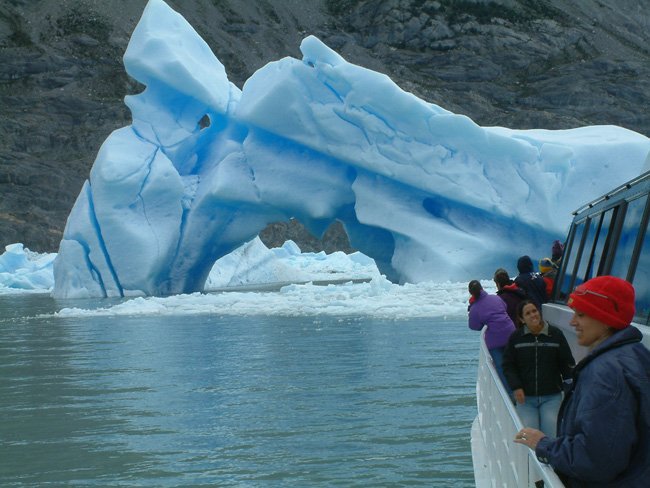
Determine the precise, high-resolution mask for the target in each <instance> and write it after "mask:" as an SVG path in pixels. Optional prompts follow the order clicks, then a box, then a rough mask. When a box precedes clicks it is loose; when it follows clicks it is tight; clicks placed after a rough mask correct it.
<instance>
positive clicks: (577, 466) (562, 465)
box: [535, 326, 650, 488]
mask: <svg viewBox="0 0 650 488" xmlns="http://www.w3.org/2000/svg"><path fill="white" fill-rule="evenodd" d="M641 337H642V336H641V332H639V330H638V329H636V328H635V327H632V326H630V327H627V328H625V329H623V330H621V331H619V332H616V333H615V334H614V335H613V336H611V337H608V338H607V339H606V340H605V341H603V342H602V343H601V344H599V345H598V346H597V347H596V348H595V349H594V350H593V351H592V352H591V353H590V354H589V355H588V356H587V357H585V358H584V359H583V360H582V361H580V363H578V365H577V366H576V368H575V370H574V378H573V384H572V386H571V389H570V390H569V392H567V395H566V397H565V398H564V401H563V402H562V406H561V407H560V413H559V415H558V429H557V431H558V437H557V438H549V437H544V438H543V439H542V440H540V441H539V443H538V444H537V449H536V451H535V452H536V454H537V457H538V459H539V460H540V461H542V462H544V463H548V464H550V465H551V466H553V468H554V469H555V471H556V472H557V473H558V475H560V477H561V478H562V479H563V481H564V483H565V484H566V485H567V486H569V487H583V486H584V487H586V486H589V487H606V486H607V487H639V488H640V487H647V486H648V482H649V481H648V480H650V351H648V350H647V349H646V348H645V346H643V345H642V344H641V343H640V341H641Z"/></svg>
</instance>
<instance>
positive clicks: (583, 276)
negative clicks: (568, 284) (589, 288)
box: [573, 209, 613, 287]
mask: <svg viewBox="0 0 650 488" xmlns="http://www.w3.org/2000/svg"><path fill="white" fill-rule="evenodd" d="M612 213H613V209H610V210H608V211H607V212H605V213H602V214H599V215H594V216H593V218H591V219H590V220H591V224H590V225H589V229H588V234H587V238H586V240H585V244H584V248H583V251H582V256H581V258H580V264H579V265H578V270H577V273H576V275H575V276H576V278H575V283H573V286H574V287H576V286H578V285H579V284H581V283H583V282H585V281H587V280H588V279H590V278H593V277H594V276H597V274H598V271H599V266H600V262H601V259H603V250H604V249H605V239H606V238H607V232H608V231H609V224H610V221H611V218H612Z"/></svg>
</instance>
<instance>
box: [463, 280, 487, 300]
mask: <svg viewBox="0 0 650 488" xmlns="http://www.w3.org/2000/svg"><path fill="white" fill-rule="evenodd" d="M467 289H468V290H469V293H470V295H472V296H473V297H474V298H478V297H479V296H480V295H481V290H482V289H483V287H482V286H481V282H480V281H478V280H472V281H470V282H469V285H468V286H467Z"/></svg>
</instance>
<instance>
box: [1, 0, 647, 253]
mask: <svg viewBox="0 0 650 488" xmlns="http://www.w3.org/2000/svg"><path fill="white" fill-rule="evenodd" d="M168 3H169V4H170V5H171V6H172V7H173V8H174V9H176V10H177V11H179V12H180V13H181V14H183V16H184V17H185V18H186V19H187V20H188V21H189V22H190V24H192V25H193V26H194V28H195V29H196V30H197V31H198V32H199V34H201V36H202V37H203V38H204V39H205V40H206V42H207V43H208V44H209V45H210V46H211V48H212V50H213V51H214V52H215V54H216V55H217V57H218V58H219V59H220V60H221V61H222V62H223V64H224V65H225V66H226V69H227V71H228V74H229V77H230V79H231V80H232V81H233V82H234V83H235V84H236V85H237V86H239V87H240V88H241V87H242V85H243V83H244V82H245V80H246V79H247V78H248V77H249V76H250V75H251V74H252V73H253V72H254V71H255V70H256V69H258V68H260V67H261V66H263V65H264V64H266V63H267V62H269V61H274V60H277V59H279V58H281V57H284V56H294V57H300V52H299V45H300V41H301V40H302V38H304V37H305V36H307V35H309V34H314V35H316V36H318V37H319V38H320V39H321V40H323V41H324V42H325V43H326V44H328V45H329V46H330V47H332V48H333V49H335V50H336V51H338V52H339V53H340V54H342V55H343V56H344V57H345V58H346V59H347V60H348V61H351V62H354V63H356V64H359V65H362V66H365V67H367V68H370V69H373V70H377V71H380V72H383V73H386V74H388V75H389V76H391V78H393V80H395V82H396V83H397V84H399V85H400V86H401V87H402V88H403V89H405V90H407V91H411V92H413V93H415V94H416V95H417V96H419V97H421V98H423V99H425V100H428V101H430V102H433V103H436V104H438V105H441V106H442V107H444V108H447V109H448V110H451V111H453V112H456V113H462V114H465V115H467V116H469V117H470V118H472V119H473V120H474V121H476V122H477V123H478V124H480V125H484V126H486V125H501V126H506V127H512V128H520V129H525V128H546V129H564V128H570V127H578V126H583V125H594V124H615V125H621V126H623V127H626V128H629V129H632V130H635V131H637V132H640V133H643V134H645V135H648V136H650V111H649V110H648V107H649V106H650V0H636V1H634V0H546V1H544V0H437V1H435V0H356V1H355V0H349V1H346V0H308V1H306V0H256V1H253V0H170V1H169V2H168ZM145 4H146V2H145V0H101V1H100V0H0V114H1V116H0V246H4V245H6V244H9V243H12V242H22V243H24V244H25V245H26V246H27V247H29V248H30V249H32V250H36V251H56V250H57V248H58V243H59V240H60V239H61V236H62V232H63V228H64V226H65V220H66V218H67V215H68V213H69V211H70V209H71V208H72V205H73V203H74V199H75V198H76V196H77V194H78V192H79V190H80V188H81V185H82V183H83V181H84V180H85V179H86V178H87V177H88V172H89V169H90V167H91V165H92V163H93V161H94V158H95V155H96V153H97V150H98V149H99V147H100V145H101V143H102V142H103V140H104V139H105V138H106V137H107V136H108V134H110V132H111V131H113V130H114V129H116V128H118V127H122V126H124V125H128V124H129V123H130V114H129V112H128V110H127V109H126V107H125V106H124V104H123V101H122V100H123V97H124V95H126V94H129V93H137V92H138V91H139V90H141V89H142V87H141V86H138V84H137V83H136V82H134V81H133V80H131V79H129V77H128V76H127V75H126V74H125V72H124V68H123V66H122V60H121V58H122V54H123V53H124V50H125V49H126V46H127V43H128V40H129V36H130V33H131V32H132V30H133V28H134V26H135V24H136V23H137V21H138V19H139V17H140V15H141V13H142V10H143V8H144V6H145ZM261 235H262V237H263V239H264V240H265V241H266V242H267V243H268V244H271V245H277V244H281V243H282V242H283V241H284V239H286V238H293V239H294V240H296V241H297V242H298V243H299V244H300V245H301V247H302V248H303V250H304V251H309V250H320V249H325V250H327V251H332V250H334V249H343V250H349V245H348V244H347V241H346V239H345V235H344V233H342V231H341V229H340V228H336V227H335V228H334V229H332V230H331V231H329V232H328V233H327V234H326V236H325V238H324V239H323V240H320V241H319V240H318V239H315V238H314V237H313V236H309V235H308V234H306V233H305V232H304V229H302V228H301V226H300V225H298V224H297V223H295V222H289V223H281V224H278V225H275V226H271V227H269V228H267V229H266V230H265V231H263V232H262V234H261ZM0 250H1V249H0Z"/></svg>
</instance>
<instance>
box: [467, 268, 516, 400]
mask: <svg viewBox="0 0 650 488" xmlns="http://www.w3.org/2000/svg"><path fill="white" fill-rule="evenodd" d="M468 288H469V293H470V295H471V297H470V300H469V301H470V305H469V328H470V329H472V330H481V329H482V328H483V326H487V331H486V332H485V345H486V346H487V348H488V350H489V351H490V355H491V356H492V361H493V362H494V367H495V368H496V370H497V373H499V378H501V383H503V386H504V387H505V388H506V390H508V389H509V388H508V383H507V382H506V380H505V376H504V375H503V368H502V366H501V362H502V359H503V350H504V348H505V346H506V344H507V343H508V339H509V338H510V335H511V334H512V333H513V332H514V331H515V325H514V324H513V323H512V320H511V319H510V316H509V315H508V311H507V309H506V304H505V302H504V301H503V300H501V298H499V297H498V296H496V295H490V294H488V293H487V292H486V291H485V290H484V289H483V287H482V286H481V283H480V282H479V281H477V280H472V281H470V282H469V286H468Z"/></svg>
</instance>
